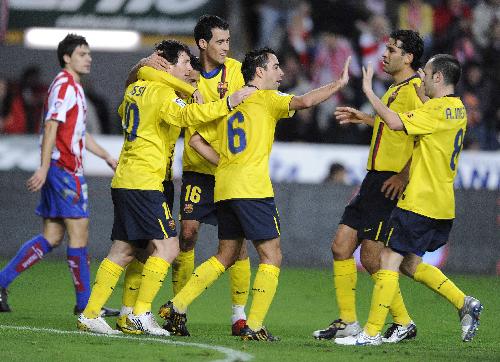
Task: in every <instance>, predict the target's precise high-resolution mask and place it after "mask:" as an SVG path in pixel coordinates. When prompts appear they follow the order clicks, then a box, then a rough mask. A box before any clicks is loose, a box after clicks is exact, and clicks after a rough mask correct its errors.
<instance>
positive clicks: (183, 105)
mask: <svg viewBox="0 0 500 362" xmlns="http://www.w3.org/2000/svg"><path fill="white" fill-rule="evenodd" d="M174 102H175V103H177V104H178V105H179V106H181V107H182V108H184V107H186V102H184V101H183V100H182V99H180V98H175V100H174Z"/></svg>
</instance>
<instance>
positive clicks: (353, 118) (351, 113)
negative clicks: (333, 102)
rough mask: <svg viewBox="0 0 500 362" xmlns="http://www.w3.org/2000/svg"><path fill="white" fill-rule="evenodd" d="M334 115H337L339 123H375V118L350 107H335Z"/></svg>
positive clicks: (370, 124)
mask: <svg viewBox="0 0 500 362" xmlns="http://www.w3.org/2000/svg"><path fill="white" fill-rule="evenodd" d="M335 117H337V121H339V123H340V124H348V123H357V124H359V123H364V124H367V125H369V126H371V127H373V124H374V123H375V119H374V118H373V117H372V116H370V115H369V114H366V113H364V112H361V111H359V110H357V109H355V108H352V107H337V108H335Z"/></svg>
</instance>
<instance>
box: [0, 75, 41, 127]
mask: <svg viewBox="0 0 500 362" xmlns="http://www.w3.org/2000/svg"><path fill="white" fill-rule="evenodd" d="M46 93H47V86H46V85H45V84H43V82H42V80H41V79H40V68H39V67H38V66H29V67H27V68H25V69H24V71H23V73H22V75H21V78H20V80H19V82H18V83H17V84H13V85H10V86H9V87H8V89H7V95H6V98H5V111H4V112H5V114H6V117H5V122H4V125H3V133H7V134H23V133H38V132H39V131H40V120H41V119H42V112H43V102H44V101H45V95H46Z"/></svg>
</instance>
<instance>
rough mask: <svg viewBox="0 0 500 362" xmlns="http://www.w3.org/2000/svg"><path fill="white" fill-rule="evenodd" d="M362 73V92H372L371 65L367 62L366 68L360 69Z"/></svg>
mask: <svg viewBox="0 0 500 362" xmlns="http://www.w3.org/2000/svg"><path fill="white" fill-rule="evenodd" d="M362 71H363V92H365V93H366V92H369V91H371V90H372V79H373V64H372V63H371V62H368V66H367V67H366V68H365V67H363V68H362Z"/></svg>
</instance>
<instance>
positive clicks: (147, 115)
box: [77, 40, 252, 336]
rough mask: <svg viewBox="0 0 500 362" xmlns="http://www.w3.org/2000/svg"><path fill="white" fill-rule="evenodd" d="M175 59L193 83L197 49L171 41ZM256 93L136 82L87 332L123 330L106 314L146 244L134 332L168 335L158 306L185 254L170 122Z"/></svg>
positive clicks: (173, 64) (124, 108) (213, 114)
mask: <svg viewBox="0 0 500 362" xmlns="http://www.w3.org/2000/svg"><path fill="white" fill-rule="evenodd" d="M156 49H157V50H159V51H161V54H162V56H163V57H164V58H165V59H166V60H167V61H168V63H169V66H168V68H167V72H169V73H170V74H171V75H173V76H175V77H177V78H179V79H181V80H184V81H186V80H187V78H188V77H189V74H190V71H191V69H192V68H191V65H190V52H189V48H188V47H187V46H186V45H184V44H182V43H179V42H177V41H172V40H167V41H163V42H161V43H160V44H159V45H158V46H157V47H156ZM251 93H252V92H251V91H250V90H249V89H243V90H241V91H238V92H236V93H234V94H232V95H231V96H230V97H227V98H224V99H222V100H220V101H218V102H212V103H209V104H203V105H199V104H190V105H186V103H185V102H184V101H183V100H182V99H180V98H179V97H178V96H177V95H176V94H175V92H174V90H173V89H172V88H171V87H169V86H168V85H166V84H164V83H161V82H151V81H145V80H142V79H139V80H138V81H136V82H135V83H132V84H131V85H129V86H128V87H127V89H126V91H125V95H124V99H123V102H122V104H121V105H120V108H119V113H120V116H121V117H122V125H123V129H124V133H125V139H124V145H123V148H122V152H121V154H120V159H119V163H118V168H117V170H116V173H115V176H114V177H113V180H112V183H111V196H112V199H113V204H114V214H115V216H114V223H113V230H112V233H111V239H112V240H113V245H112V246H111V249H110V252H109V254H108V256H107V257H106V258H105V259H104V260H103V262H102V263H101V265H100V267H99V270H98V271H97V275H96V281H95V283H94V287H93V288H92V293H91V295H90V299H89V302H88V304H87V307H86V308H85V310H84V311H83V313H82V314H81V315H80V316H79V318H78V323H77V326H78V328H79V329H81V330H87V331H91V332H96V333H104V334H115V333H120V332H118V331H115V330H112V329H111V327H109V325H108V324H107V323H106V321H104V319H102V318H101V317H99V312H100V310H101V307H102V305H103V304H104V303H105V302H106V300H107V299H108V298H109V296H110V295H111V292H112V290H113V288H114V287H115V285H116V283H117V282H118V278H119V277H120V275H121V273H122V272H123V269H124V267H126V266H127V265H128V264H129V263H130V262H131V261H132V260H133V259H134V257H135V256H136V255H138V253H139V251H138V250H140V249H145V248H146V247H148V246H150V247H151V249H152V253H151V254H150V256H149V258H148V259H147V260H146V262H145V264H144V268H143V271H142V279H141V283H140V287H139V293H138V296H137V299H136V302H135V304H134V308H133V311H132V313H131V314H129V316H128V317H127V325H128V326H129V328H130V330H131V332H140V333H147V334H153V335H162V336H168V335H169V333H168V331H166V330H164V329H162V328H161V327H160V326H158V324H157V323H156V321H155V320H154V318H153V316H152V314H151V312H150V310H151V303H152V301H153V299H154V297H155V295H156V294H157V292H158V290H159V289H160V287H161V285H162V283H163V279H164V278H165V275H166V273H167V270H168V268H169V266H170V264H171V263H172V261H173V260H174V259H175V257H176V256H177V254H178V252H179V240H178V238H177V233H176V230H175V221H174V220H173V219H172V214H171V212H170V209H169V208H168V206H167V203H166V198H165V197H164V195H163V193H162V191H163V186H162V182H163V181H164V179H165V176H166V175H167V171H168V170H167V169H166V167H167V156H168V150H167V148H168V146H169V145H170V144H171V140H170V139H169V136H171V132H169V128H170V127H186V126H191V125H196V124H199V123H202V122H208V121H210V120H214V119H217V118H220V117H221V116H223V115H225V114H227V113H228V111H230V110H232V109H233V106H236V105H238V104H239V103H240V102H241V101H242V100H243V99H244V98H245V97H247V96H248V95H250V94H251Z"/></svg>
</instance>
